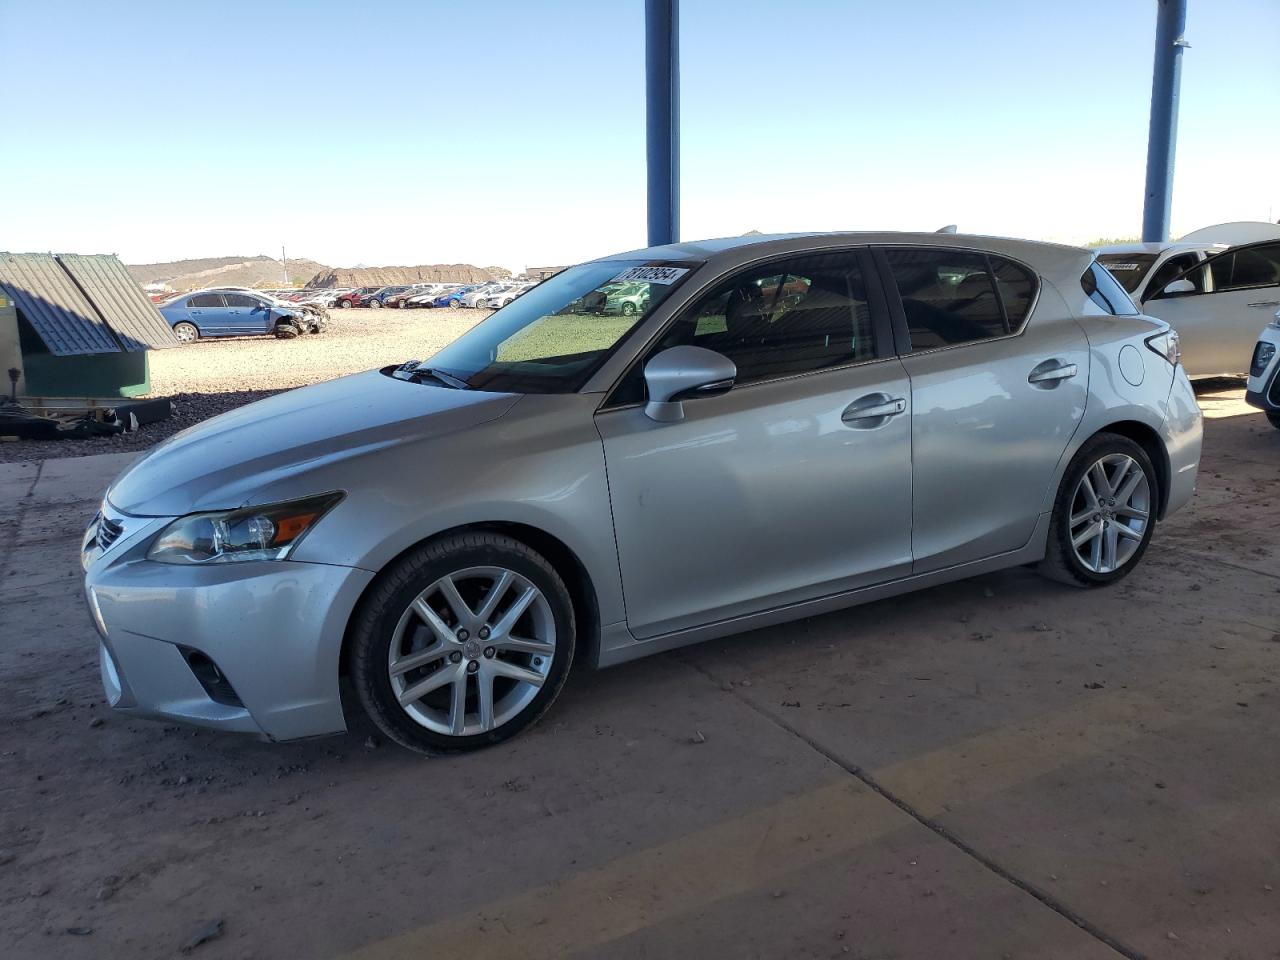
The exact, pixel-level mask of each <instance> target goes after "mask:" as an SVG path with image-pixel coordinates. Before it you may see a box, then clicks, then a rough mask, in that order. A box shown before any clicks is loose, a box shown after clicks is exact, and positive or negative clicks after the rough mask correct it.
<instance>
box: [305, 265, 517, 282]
mask: <svg viewBox="0 0 1280 960" xmlns="http://www.w3.org/2000/svg"><path fill="white" fill-rule="evenodd" d="M290 262H292V261H290ZM509 276H511V271H510V270H507V269H506V268H504V267H475V266H472V265H471V264H469V263H435V264H421V265H419V266H416V267H325V268H323V269H322V270H321V271H320V272H318V273H317V274H316V275H315V276H313V277H312V278H311V279H310V281H309V282H308V283H307V286H309V287H373V286H390V285H392V284H399V283H420V282H422V281H425V280H444V281H451V282H455V283H477V282H479V281H481V280H502V279H505V278H507V277H509Z"/></svg>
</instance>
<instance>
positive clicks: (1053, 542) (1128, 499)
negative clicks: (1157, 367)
mask: <svg viewBox="0 0 1280 960" xmlns="http://www.w3.org/2000/svg"><path fill="white" fill-rule="evenodd" d="M1159 490H1160V488H1159V481H1158V480H1157V478H1156V472H1155V468H1154V467H1152V465H1151V458H1150V457H1148V456H1147V453H1146V451H1145V450H1143V449H1142V447H1140V446H1138V444H1136V443H1134V442H1133V441H1132V440H1130V439H1129V438H1128V437H1122V436H1119V435H1118V434H1114V433H1100V434H1098V435H1097V436H1095V437H1092V438H1090V439H1089V440H1088V441H1087V442H1086V443H1085V444H1084V446H1082V447H1081V448H1080V449H1079V450H1078V451H1077V452H1076V455H1075V456H1074V457H1072V458H1071V463H1070V464H1068V465H1067V471H1066V473H1065V474H1064V475H1063V477H1062V485H1061V486H1060V487H1059V488H1058V495H1057V497H1056V498H1055V500H1054V504H1053V515H1052V517H1051V519H1050V521H1049V542H1048V546H1047V548H1046V550H1045V558H1044V560H1042V561H1041V562H1040V564H1039V565H1038V566H1037V568H1036V569H1037V570H1038V571H1039V572H1040V573H1041V574H1042V575H1044V576H1046V577H1048V578H1049V579H1050V580H1057V581H1058V582H1060V583H1066V584H1070V585H1072V586H1077V587H1100V586H1102V585H1104V584H1108V583H1113V582H1115V581H1116V580H1120V579H1122V578H1123V577H1126V576H1128V575H1129V573H1130V572H1132V571H1133V569H1134V568H1135V567H1136V566H1137V565H1138V563H1139V561H1141V560H1142V555H1143V554H1144V553H1146V551H1147V546H1148V545H1149V544H1150V543H1151V536H1152V534H1153V533H1154V532H1155V526H1156V509H1157V505H1158V502H1159Z"/></svg>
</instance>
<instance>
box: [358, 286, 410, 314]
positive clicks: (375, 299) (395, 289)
mask: <svg viewBox="0 0 1280 960" xmlns="http://www.w3.org/2000/svg"><path fill="white" fill-rule="evenodd" d="M408 289H409V287H408V286H407V285H406V284H399V285H397V286H390V287H379V288H378V289H377V290H375V291H374V292H373V293H371V294H369V295H368V296H367V297H363V298H361V301H360V305H361V306H362V307H373V308H374V309H375V310H376V309H378V308H379V307H384V306H386V305H387V299H388V298H389V297H394V296H395V295H396V294H398V293H404V292H405V291H406V290H408Z"/></svg>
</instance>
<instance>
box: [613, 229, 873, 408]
mask: <svg viewBox="0 0 1280 960" xmlns="http://www.w3.org/2000/svg"><path fill="white" fill-rule="evenodd" d="M873 249H874V248H873V247H871V246H870V245H869V244H857V245H854V246H851V247H829V248H818V249H810V250H790V251H787V252H786V253H773V254H769V255H767V256H763V257H760V258H759V259H756V260H752V261H750V262H749V263H744V264H740V265H739V266H737V267H734V268H733V269H731V270H729V271H727V272H724V273H719V274H717V275H716V276H714V277H712V278H710V279H709V280H707V281H706V282H704V283H703V284H701V285H700V286H699V287H698V288H697V289H696V290H695V291H694V292H693V293H691V294H690V295H689V296H688V297H687V298H686V299H685V301H684V303H683V304H681V305H680V307H679V308H678V309H677V310H676V312H675V313H673V314H672V315H671V316H670V317H668V318H667V319H666V320H665V321H664V322H663V324H662V326H661V327H659V328H658V329H657V330H656V331H654V333H653V335H652V336H651V337H649V338H648V339H647V340H646V341H645V343H644V345H643V346H642V347H641V348H640V349H639V350H638V351H637V352H636V355H635V357H633V358H632V360H631V362H630V363H628V364H627V366H626V367H625V369H623V371H622V373H621V374H620V375H619V376H618V378H617V379H616V380H614V382H613V383H612V384H610V385H609V389H607V390H605V391H604V399H603V400H602V401H601V402H600V405H599V406H598V407H596V410H595V412H596V413H597V414H600V413H609V412H611V411H614V410H627V409H632V408H635V407H643V406H644V401H634V402H631V403H620V402H619V403H615V402H614V395H615V394H616V393H617V392H618V390H619V389H620V388H621V387H622V385H623V384H624V383H625V382H626V380H627V378H628V377H630V376H631V373H632V371H633V370H635V368H636V367H638V366H640V365H641V364H642V363H644V362H645V360H646V359H648V356H649V351H650V350H652V349H653V348H654V347H655V346H656V345H657V343H658V341H660V340H661V339H662V338H663V336H665V335H666V333H667V331H668V330H670V329H671V328H672V327H673V326H675V325H676V324H677V323H679V322H680V321H681V320H683V319H684V318H685V317H687V316H688V314H689V312H690V311H691V310H692V309H693V308H694V307H695V306H696V305H697V304H699V303H700V302H701V301H702V298H703V297H704V296H705V295H706V294H708V293H710V292H711V291H712V290H713V289H715V288H716V287H717V286H719V285H720V284H722V283H725V282H727V281H730V280H733V279H734V278H735V277H740V276H742V275H743V274H746V273H752V272H754V271H756V270H759V269H761V268H764V267H768V266H771V265H773V264H775V263H782V262H784V261H789V260H801V259H804V258H806V257H820V256H828V255H838V254H852V255H853V256H854V258H855V260H856V261H857V265H858V269H859V271H861V273H862V278H863V283H864V284H866V287H867V306H868V307H869V308H870V310H871V328H872V335H873V336H874V338H875V354H876V355H875V356H874V357H871V358H870V359H868V360H854V361H852V362H850V363H842V364H840V365H839V366H833V367H819V368H817V369H815V370H804V371H801V372H799V373H788V374H784V375H783V376H778V377H770V378H769V379H767V380H752V381H751V382H750V383H743V384H737V383H735V384H734V385H733V388H732V389H733V390H734V391H735V392H737V391H740V390H750V389H751V388H752V387H759V386H765V385H766V384H772V383H781V382H784V381H787V380H796V379H799V378H800V377H812V376H818V375H821V374H824V373H835V372H836V371H839V370H849V369H851V368H853V367H865V366H867V365H868V364H872V363H884V362H885V361H886V360H893V359H896V358H897V356H898V353H897V347H896V339H897V338H896V336H895V335H894V331H893V324H892V318H891V317H890V315H889V309H888V295H887V293H886V291H885V290H884V282H883V279H882V277H881V276H880V271H879V270H878V269H877V268H876V264H875V261H874V260H873V259H872V255H871V251H872V250H873Z"/></svg>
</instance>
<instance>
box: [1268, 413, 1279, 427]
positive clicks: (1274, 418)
mask: <svg viewBox="0 0 1280 960" xmlns="http://www.w3.org/2000/svg"><path fill="white" fill-rule="evenodd" d="M1267 419H1268V420H1269V421H1271V425H1272V426H1273V427H1275V428H1276V429H1277V430H1280V413H1268V414H1267Z"/></svg>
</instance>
